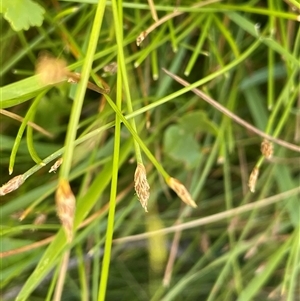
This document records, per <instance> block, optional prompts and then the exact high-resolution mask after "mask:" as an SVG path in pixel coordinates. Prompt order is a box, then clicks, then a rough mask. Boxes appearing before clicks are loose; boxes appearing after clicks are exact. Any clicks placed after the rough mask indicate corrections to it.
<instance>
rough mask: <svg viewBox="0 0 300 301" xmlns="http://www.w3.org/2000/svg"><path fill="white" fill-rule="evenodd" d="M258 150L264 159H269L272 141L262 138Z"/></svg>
mask: <svg viewBox="0 0 300 301" xmlns="http://www.w3.org/2000/svg"><path fill="white" fill-rule="evenodd" d="M260 151H261V153H262V154H263V156H264V157H265V158H266V159H270V158H271V157H272V156H273V143H271V142H270V141H268V140H266V139H264V141H263V142H262V143H261V145H260Z"/></svg>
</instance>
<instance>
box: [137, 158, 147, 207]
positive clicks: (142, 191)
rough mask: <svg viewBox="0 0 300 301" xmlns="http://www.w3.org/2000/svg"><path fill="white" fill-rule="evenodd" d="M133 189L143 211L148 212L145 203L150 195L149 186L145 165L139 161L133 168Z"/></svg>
mask: <svg viewBox="0 0 300 301" xmlns="http://www.w3.org/2000/svg"><path fill="white" fill-rule="evenodd" d="M134 189H135V192H136V194H137V196H138V198H139V201H140V202H141V205H142V207H143V208H144V209H145V212H148V210H147V205H148V200H149V197H150V186H149V183H148V181H147V176H146V169H145V166H144V165H143V164H141V163H138V164H137V167H136V169H135V173H134Z"/></svg>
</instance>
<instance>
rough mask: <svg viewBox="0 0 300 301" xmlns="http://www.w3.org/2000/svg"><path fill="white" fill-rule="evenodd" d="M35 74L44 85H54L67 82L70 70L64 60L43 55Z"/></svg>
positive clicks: (39, 59)
mask: <svg viewBox="0 0 300 301" xmlns="http://www.w3.org/2000/svg"><path fill="white" fill-rule="evenodd" d="M35 72H36V74H38V75H39V77H40V81H41V83H42V84H43V85H52V84H55V83H59V82H62V81H64V80H66V76H67V74H68V69H67V64H66V62H65V61H64V60H62V59H57V58H53V57H51V56H50V55H49V54H42V55H41V56H40V57H39V58H38V62H37V64H36V70H35Z"/></svg>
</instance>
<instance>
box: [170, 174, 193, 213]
mask: <svg viewBox="0 0 300 301" xmlns="http://www.w3.org/2000/svg"><path fill="white" fill-rule="evenodd" d="M168 185H169V186H170V187H171V188H172V189H173V190H174V191H175V192H176V193H177V195H178V196H179V197H180V199H181V200H182V201H183V202H185V203H186V204H188V205H189V206H191V207H194V208H196V207H197V204H196V203H195V201H194V200H193V199H192V196H191V195H190V193H189V192H188V190H187V189H186V187H185V186H184V185H183V184H182V183H181V182H180V181H178V180H177V179H175V178H170V179H169V181H168Z"/></svg>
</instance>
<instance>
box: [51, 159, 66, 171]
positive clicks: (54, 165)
mask: <svg viewBox="0 0 300 301" xmlns="http://www.w3.org/2000/svg"><path fill="white" fill-rule="evenodd" d="M62 163H63V158H59V159H58V160H57V161H55V163H54V164H53V165H52V166H51V168H50V170H49V173H51V172H56V171H57V169H58V168H59V167H60V166H61V164H62Z"/></svg>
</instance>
